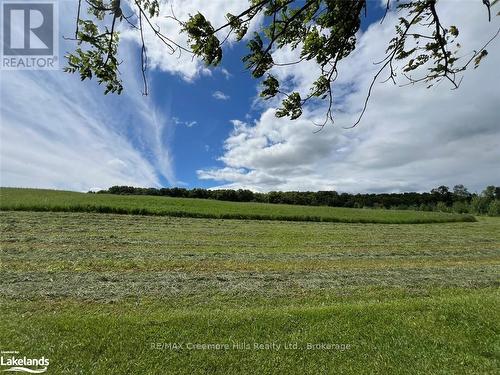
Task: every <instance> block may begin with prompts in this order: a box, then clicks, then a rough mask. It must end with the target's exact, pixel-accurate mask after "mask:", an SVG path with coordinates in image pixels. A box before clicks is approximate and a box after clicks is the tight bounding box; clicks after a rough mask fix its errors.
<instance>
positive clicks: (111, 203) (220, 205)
mask: <svg viewBox="0 0 500 375" xmlns="http://www.w3.org/2000/svg"><path fill="white" fill-rule="evenodd" d="M0 209H2V210H16V211H18V210H24V211H52V212H97V213H115V214H139V215H155V216H170V217H193V218H211V219H251V220H286V221H315V222H321V221H325V222H342V223H393V224H419V223H439V222H471V221H475V218H474V217H473V216H471V215H458V214H449V213H441V212H422V211H397V210H372V209H352V208H337V207H335V208H334V207H311V206H295V205H284V204H263V203H236V202H222V201H214V200H207V199H189V198H170V197H151V196H136V195H135V196H119V195H112V194H84V193H75V192H66V191H54V190H38V189H12V188H0Z"/></svg>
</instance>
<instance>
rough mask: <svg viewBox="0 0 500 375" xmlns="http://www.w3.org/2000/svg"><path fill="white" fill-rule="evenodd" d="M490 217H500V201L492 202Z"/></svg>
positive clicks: (489, 209)
mask: <svg viewBox="0 0 500 375" xmlns="http://www.w3.org/2000/svg"><path fill="white" fill-rule="evenodd" d="M488 215H490V216H500V200H498V199H495V200H494V201H491V202H490V205H489V207H488Z"/></svg>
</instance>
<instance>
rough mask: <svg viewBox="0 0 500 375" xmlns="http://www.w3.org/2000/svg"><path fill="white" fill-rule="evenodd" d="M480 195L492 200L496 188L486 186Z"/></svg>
mask: <svg viewBox="0 0 500 375" xmlns="http://www.w3.org/2000/svg"><path fill="white" fill-rule="evenodd" d="M481 195H482V196H483V197H485V198H487V199H488V200H490V201H491V200H493V199H495V195H496V188H495V186H493V185H490V186H486V188H485V189H484V190H483V192H482V193H481Z"/></svg>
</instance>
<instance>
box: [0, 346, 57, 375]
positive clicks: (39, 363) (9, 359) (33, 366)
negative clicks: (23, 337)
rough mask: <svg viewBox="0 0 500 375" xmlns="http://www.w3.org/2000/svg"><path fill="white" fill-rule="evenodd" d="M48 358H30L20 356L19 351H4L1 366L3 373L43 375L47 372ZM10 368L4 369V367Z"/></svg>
mask: <svg viewBox="0 0 500 375" xmlns="http://www.w3.org/2000/svg"><path fill="white" fill-rule="evenodd" d="M48 365H49V360H48V358H45V357H41V358H28V357H26V356H23V357H21V356H19V352H18V351H2V352H1V354H0V366H1V369H2V372H27V373H29V374H42V373H44V372H45V371H47V366H48ZM5 366H8V368H6V369H4V368H3V367H5Z"/></svg>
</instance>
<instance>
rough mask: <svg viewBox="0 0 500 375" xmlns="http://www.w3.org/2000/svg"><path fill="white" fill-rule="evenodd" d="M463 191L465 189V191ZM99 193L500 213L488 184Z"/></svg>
mask: <svg viewBox="0 0 500 375" xmlns="http://www.w3.org/2000/svg"><path fill="white" fill-rule="evenodd" d="M464 191H465V192H467V193H466V194H464ZM98 193H100V194H120V195H154V196H166V197H174V198H201V199H215V200H220V201H231V202H261V203H276V204H294V205H305V206H332V207H349V208H386V209H404V210H406V209H410V210H421V211H443V212H457V213H473V214H479V215H486V214H488V215H491V216H499V215H500V212H499V207H500V187H499V186H497V187H495V186H488V187H487V188H486V189H485V190H484V191H483V192H482V193H481V194H471V193H469V192H468V190H467V188H465V187H464V186H463V185H456V186H455V187H454V188H453V192H451V191H450V189H449V188H448V187H447V186H439V187H438V188H436V189H432V190H431V192H430V193H381V194H349V193H338V192H336V191H333V190H332V191H317V192H311V191H271V192H269V193H257V192H253V191H251V190H246V189H238V190H230V189H219V190H207V189H199V188H195V189H185V188H178V187H173V188H161V189H156V188H139V187H132V186H112V187H110V188H109V189H108V190H101V191H99V192H98Z"/></svg>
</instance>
